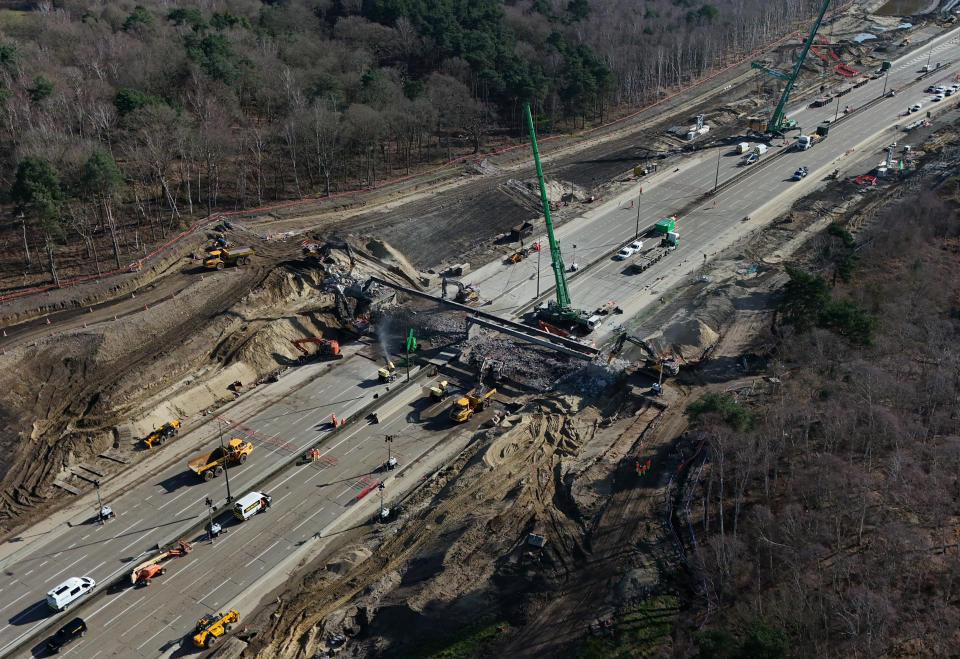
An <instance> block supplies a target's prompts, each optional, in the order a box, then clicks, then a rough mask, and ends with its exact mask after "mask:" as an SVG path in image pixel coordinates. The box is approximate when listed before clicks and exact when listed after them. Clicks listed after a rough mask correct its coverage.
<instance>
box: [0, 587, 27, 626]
mask: <svg viewBox="0 0 960 659" xmlns="http://www.w3.org/2000/svg"><path fill="white" fill-rule="evenodd" d="M29 594H30V593H29V592H26V593H24V594H23V595H21V596H20V597H18V598H17V599H15V600H11V601H9V602H7V605H6V606H4V607H3V608H4V609H5V608H7V607H8V606H11V605H12V604H13V603H14V602H19V601H20V600H22V599H23V598H24V597H26V596H27V595H29ZM2 610H3V609H0V611H2ZM14 617H16V616H14ZM11 619H12V618H11Z"/></svg>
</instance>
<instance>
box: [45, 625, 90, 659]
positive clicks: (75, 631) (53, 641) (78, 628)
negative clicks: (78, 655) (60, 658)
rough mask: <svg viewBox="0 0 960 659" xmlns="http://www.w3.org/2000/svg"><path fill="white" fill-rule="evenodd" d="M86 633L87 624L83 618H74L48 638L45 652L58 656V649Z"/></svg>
mask: <svg viewBox="0 0 960 659" xmlns="http://www.w3.org/2000/svg"><path fill="white" fill-rule="evenodd" d="M86 633H87V623H85V622H84V621H83V618H74V619H73V620H71V621H70V622H68V623H67V624H65V625H64V626H63V627H61V628H60V629H59V630H58V631H57V633H56V634H54V635H53V636H51V637H50V640H48V641H47V651H48V652H50V653H51V654H59V653H60V648H62V647H63V646H64V645H67V644H68V643H70V642H71V641H73V640H75V639H77V638H79V637H80V636H83V635H84V634H86Z"/></svg>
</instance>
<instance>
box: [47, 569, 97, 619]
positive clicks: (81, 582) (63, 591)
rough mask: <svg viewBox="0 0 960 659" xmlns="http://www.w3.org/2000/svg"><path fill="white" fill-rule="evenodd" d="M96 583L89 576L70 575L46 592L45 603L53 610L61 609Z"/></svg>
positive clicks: (84, 593) (91, 588) (88, 590)
mask: <svg viewBox="0 0 960 659" xmlns="http://www.w3.org/2000/svg"><path fill="white" fill-rule="evenodd" d="M96 585H97V582H96V581H94V580H93V579H91V578H90V577H70V578H69V579H67V580H66V581H64V582H63V583H62V584H60V585H59V586H57V587H56V588H54V589H53V590H51V591H50V592H48V593H47V605H48V606H49V607H50V608H51V609H53V610H54V611H63V610H64V609H65V608H67V605H68V604H70V603H71V602H75V601H77V600H78V599H80V598H81V597H83V596H84V595H86V594H87V593H89V592H90V591H91V590H93V587H94V586H96Z"/></svg>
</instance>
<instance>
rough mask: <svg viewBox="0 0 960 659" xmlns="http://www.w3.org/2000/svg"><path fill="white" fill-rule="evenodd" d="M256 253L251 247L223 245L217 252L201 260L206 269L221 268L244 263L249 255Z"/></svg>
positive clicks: (247, 261) (246, 262)
mask: <svg viewBox="0 0 960 659" xmlns="http://www.w3.org/2000/svg"><path fill="white" fill-rule="evenodd" d="M254 254H256V252H254V251H253V248H252V247H224V248H222V249H220V250H219V251H218V253H216V254H213V255H212V256H208V257H207V258H205V259H204V260H203V267H204V268H207V269H208V270H223V268H224V266H228V265H246V264H248V263H250V257H251V256H253V255H254Z"/></svg>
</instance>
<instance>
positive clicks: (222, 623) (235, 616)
mask: <svg viewBox="0 0 960 659" xmlns="http://www.w3.org/2000/svg"><path fill="white" fill-rule="evenodd" d="M239 621H240V614H239V613H237V610H236V609H230V610H229V611H227V612H226V613H218V614H217V615H215V616H213V617H210V618H208V617H206V616H204V617H202V618H200V619H199V620H197V633H196V634H194V635H193V644H194V645H195V646H197V647H198V648H212V647H213V646H214V645H215V644H216V642H217V641H219V640H220V637H222V636H223V635H224V634H226V633H227V632H229V631H230V629H231V627H232V625H233V623H235V622H239Z"/></svg>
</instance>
